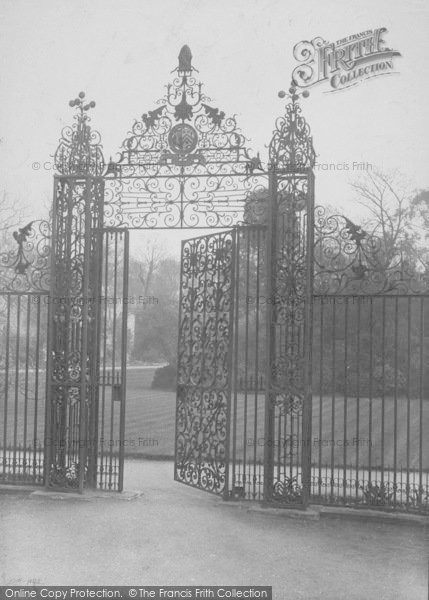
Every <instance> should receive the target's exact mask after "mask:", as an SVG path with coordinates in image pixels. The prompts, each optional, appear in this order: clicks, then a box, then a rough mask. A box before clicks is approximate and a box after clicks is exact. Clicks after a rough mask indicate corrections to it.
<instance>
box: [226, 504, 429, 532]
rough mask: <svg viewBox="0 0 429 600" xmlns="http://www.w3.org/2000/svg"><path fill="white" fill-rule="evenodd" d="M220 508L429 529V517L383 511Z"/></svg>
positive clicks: (260, 506)
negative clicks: (415, 526)
mask: <svg viewBox="0 0 429 600" xmlns="http://www.w3.org/2000/svg"><path fill="white" fill-rule="evenodd" d="M220 506H222V507H226V508H235V509H236V510H243V511H245V512H249V513H259V514H263V515H269V516H274V517H283V518H286V519H297V520H301V521H319V519H344V520H360V521H377V522H379V523H392V524H393V523H397V524H398V525H400V524H402V525H403V524H407V525H417V526H418V527H428V528H429V516H425V515H413V514H407V513H394V512H384V511H381V510H371V509H358V508H348V507H341V506H318V505H310V506H309V507H308V508H307V509H300V508H286V507H285V508H277V507H271V506H269V505H264V504H257V503H253V502H221V503H220Z"/></svg>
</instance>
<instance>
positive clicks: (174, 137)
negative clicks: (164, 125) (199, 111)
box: [168, 123, 198, 154]
mask: <svg viewBox="0 0 429 600" xmlns="http://www.w3.org/2000/svg"><path fill="white" fill-rule="evenodd" d="M168 143H169V145H170V148H171V149H172V150H173V152H177V153H178V154H189V153H190V152H192V151H193V150H195V148H196V147H197V144H198V134H197V132H196V131H195V129H194V128H193V127H191V125H188V124H187V123H179V125H175V126H174V127H173V128H172V130H171V131H170V133H169V134H168Z"/></svg>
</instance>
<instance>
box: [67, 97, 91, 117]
mask: <svg viewBox="0 0 429 600" xmlns="http://www.w3.org/2000/svg"><path fill="white" fill-rule="evenodd" d="M84 98H85V92H79V96H78V97H77V98H75V99H74V100H70V102H69V106H71V107H76V108H78V109H79V110H80V115H79V117H78V118H81V119H83V118H85V120H86V118H87V117H86V115H85V112H86V111H88V110H89V109H90V108H95V102H94V100H92V101H91V102H88V104H84V100H83V99H84Z"/></svg>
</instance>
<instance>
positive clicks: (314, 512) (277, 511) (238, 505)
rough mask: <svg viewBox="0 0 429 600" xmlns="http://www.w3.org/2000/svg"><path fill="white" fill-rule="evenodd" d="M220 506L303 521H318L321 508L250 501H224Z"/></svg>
mask: <svg viewBox="0 0 429 600" xmlns="http://www.w3.org/2000/svg"><path fill="white" fill-rule="evenodd" d="M220 506H223V507H226V508H235V509H237V510H244V511H246V512H249V513H260V514H263V515H269V516H274V517H286V518H289V519H299V520H302V521H318V520H319V510H318V508H313V507H312V508H308V509H307V510H303V509H300V508H274V507H270V506H267V505H263V504H257V503H253V502H252V501H248V502H222V504H220Z"/></svg>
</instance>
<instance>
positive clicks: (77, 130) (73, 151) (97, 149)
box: [55, 92, 104, 176]
mask: <svg viewBox="0 0 429 600" xmlns="http://www.w3.org/2000/svg"><path fill="white" fill-rule="evenodd" d="M84 99H85V92H80V93H79V94H78V97H77V98H75V99H74V100H70V102H69V106H71V107H72V108H76V109H77V113H76V114H75V115H74V118H75V120H76V123H74V124H73V125H72V126H71V127H65V128H64V129H63V131H62V132H61V133H62V137H61V139H60V143H59V145H58V148H57V151H56V152H55V166H56V168H57V169H58V171H59V172H60V173H61V174H62V175H82V176H85V175H102V173H103V170H104V158H103V153H102V150H101V143H100V134H99V133H98V132H97V131H94V130H93V129H91V127H90V126H89V125H88V122H89V121H90V120H91V119H90V117H89V115H88V111H89V109H90V108H94V107H95V102H94V101H93V100H92V101H91V102H87V103H85V100H84Z"/></svg>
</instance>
